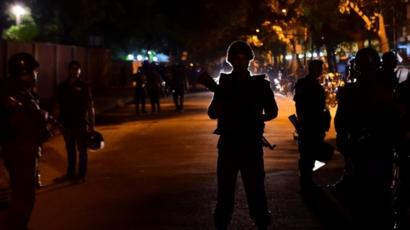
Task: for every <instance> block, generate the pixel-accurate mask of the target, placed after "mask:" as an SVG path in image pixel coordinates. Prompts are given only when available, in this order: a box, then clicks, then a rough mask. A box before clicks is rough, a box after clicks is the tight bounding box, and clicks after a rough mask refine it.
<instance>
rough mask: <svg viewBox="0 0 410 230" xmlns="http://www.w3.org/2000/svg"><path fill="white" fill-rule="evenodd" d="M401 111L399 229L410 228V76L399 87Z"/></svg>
mask: <svg viewBox="0 0 410 230" xmlns="http://www.w3.org/2000/svg"><path fill="white" fill-rule="evenodd" d="M397 95H398V102H399V111H400V127H401V129H400V144H399V148H398V149H399V151H398V152H399V165H398V166H399V168H400V178H399V179H400V184H399V188H398V194H397V195H398V197H397V198H398V200H397V201H398V202H397V203H398V207H397V208H398V229H400V230H401V229H409V228H410V222H409V220H408V215H407V210H408V206H409V202H410V199H409V196H410V78H409V77H407V80H406V81H404V82H402V83H401V84H399V85H398V88H397Z"/></svg>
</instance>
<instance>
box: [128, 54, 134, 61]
mask: <svg viewBox="0 0 410 230" xmlns="http://www.w3.org/2000/svg"><path fill="white" fill-rule="evenodd" d="M126 59H127V61H133V60H135V57H134V54H128V55H127V58H126Z"/></svg>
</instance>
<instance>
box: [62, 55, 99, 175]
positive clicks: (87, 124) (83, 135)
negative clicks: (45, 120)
mask: <svg viewBox="0 0 410 230" xmlns="http://www.w3.org/2000/svg"><path fill="white" fill-rule="evenodd" d="M80 75H81V66H80V63H79V62H78V61H71V62H70V63H69V66H68V78H67V80H65V81H64V82H62V83H61V84H60V85H59V86H58V89H57V90H58V91H57V103H58V107H59V120H60V121H61V123H62V125H63V127H64V131H63V135H64V140H65V145H66V150H67V174H66V175H64V176H63V177H61V178H58V180H72V179H79V180H80V181H84V180H85V177H86V174H87V158H88V157H87V136H88V133H89V132H91V131H93V130H94V117H95V112H94V102H93V98H92V94H91V89H90V87H89V85H88V84H87V83H86V82H84V81H83V80H81V79H80ZM77 151H78V154H77ZM77 155H78V156H79V167H78V174H77V173H76V167H77Z"/></svg>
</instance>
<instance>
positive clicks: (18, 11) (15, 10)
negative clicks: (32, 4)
mask: <svg viewBox="0 0 410 230" xmlns="http://www.w3.org/2000/svg"><path fill="white" fill-rule="evenodd" d="M10 11H11V13H12V14H14V16H15V17H16V24H17V25H19V24H20V23H21V16H23V15H25V14H27V13H28V12H27V10H26V9H25V8H24V7H23V6H21V5H19V4H16V5H13V6H12V7H11V10H10Z"/></svg>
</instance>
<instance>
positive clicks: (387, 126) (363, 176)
mask: <svg viewBox="0 0 410 230" xmlns="http://www.w3.org/2000/svg"><path fill="white" fill-rule="evenodd" d="M380 64H381V63H380V57H379V55H378V53H377V52H376V51H375V50H374V49H372V48H364V49H361V50H359V52H358V53H357V55H356V59H355V69H356V70H357V71H358V73H359V74H358V76H357V81H356V82H355V83H351V84H347V85H346V86H345V88H344V89H343V90H342V91H341V92H343V93H342V94H341V95H340V97H339V105H338V109H337V112H336V122H335V126H336V132H337V137H336V138H337V145H338V148H339V150H341V151H343V152H345V153H347V154H349V155H350V156H349V157H350V158H351V159H352V163H353V171H354V177H353V178H354V187H353V191H352V192H353V196H354V198H355V200H354V202H353V204H354V206H353V209H352V211H353V221H354V224H355V227H356V228H355V229H391V228H392V221H391V217H392V211H391V208H390V207H391V199H390V198H391V191H390V185H391V181H392V165H393V164H392V159H393V150H394V148H395V144H396V142H397V140H398V130H397V124H396V123H397V122H398V121H399V118H398V114H397V109H396V103H395V99H394V94H393V91H392V90H391V87H390V86H388V85H387V84H386V81H385V79H384V78H383V76H382V75H381V71H380Z"/></svg>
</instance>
